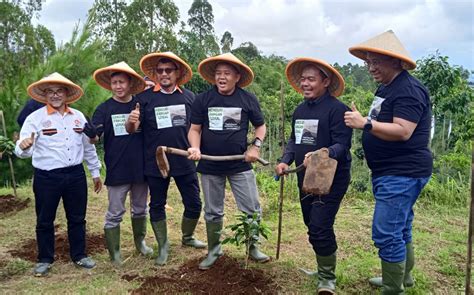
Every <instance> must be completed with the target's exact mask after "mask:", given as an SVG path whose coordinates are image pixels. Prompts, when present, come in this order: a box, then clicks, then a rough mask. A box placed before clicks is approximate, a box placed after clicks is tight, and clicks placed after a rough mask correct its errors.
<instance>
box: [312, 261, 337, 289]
mask: <svg viewBox="0 0 474 295" xmlns="http://www.w3.org/2000/svg"><path fill="white" fill-rule="evenodd" d="M316 261H317V263H318V294H324V295H326V294H336V252H334V253H333V254H331V255H329V256H320V255H316Z"/></svg>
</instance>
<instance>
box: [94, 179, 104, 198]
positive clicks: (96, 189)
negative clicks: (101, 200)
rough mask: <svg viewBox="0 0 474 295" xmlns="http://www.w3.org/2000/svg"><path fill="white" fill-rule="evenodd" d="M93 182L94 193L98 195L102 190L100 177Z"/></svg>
mask: <svg viewBox="0 0 474 295" xmlns="http://www.w3.org/2000/svg"><path fill="white" fill-rule="evenodd" d="M92 181H93V182H94V192H95V193H97V194H98V193H99V192H100V191H101V190H102V181H101V180H100V177H94V178H92Z"/></svg>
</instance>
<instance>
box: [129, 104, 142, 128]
mask: <svg viewBox="0 0 474 295" xmlns="http://www.w3.org/2000/svg"><path fill="white" fill-rule="evenodd" d="M139 120H140V103H138V102H137V104H136V105H135V109H134V110H133V111H132V112H131V113H130V115H129V116H128V122H129V123H130V124H136V123H137V122H138V121H139Z"/></svg>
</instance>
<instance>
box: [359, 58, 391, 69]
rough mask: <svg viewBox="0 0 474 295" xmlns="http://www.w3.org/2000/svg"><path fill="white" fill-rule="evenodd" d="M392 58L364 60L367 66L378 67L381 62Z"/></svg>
mask: <svg viewBox="0 0 474 295" xmlns="http://www.w3.org/2000/svg"><path fill="white" fill-rule="evenodd" d="M389 60H390V58H387V59H372V60H366V61H365V62H364V64H365V66H366V67H367V68H370V67H373V68H378V67H379V66H380V65H381V64H383V63H385V62H387V61H389Z"/></svg>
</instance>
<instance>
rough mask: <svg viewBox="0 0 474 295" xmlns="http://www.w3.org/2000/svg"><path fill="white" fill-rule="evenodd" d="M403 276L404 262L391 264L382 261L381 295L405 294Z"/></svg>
mask: <svg viewBox="0 0 474 295" xmlns="http://www.w3.org/2000/svg"><path fill="white" fill-rule="evenodd" d="M404 276H405V261H402V262H395V263H393V262H386V261H383V260H382V295H394V294H405V288H404V287H403V279H404Z"/></svg>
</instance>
